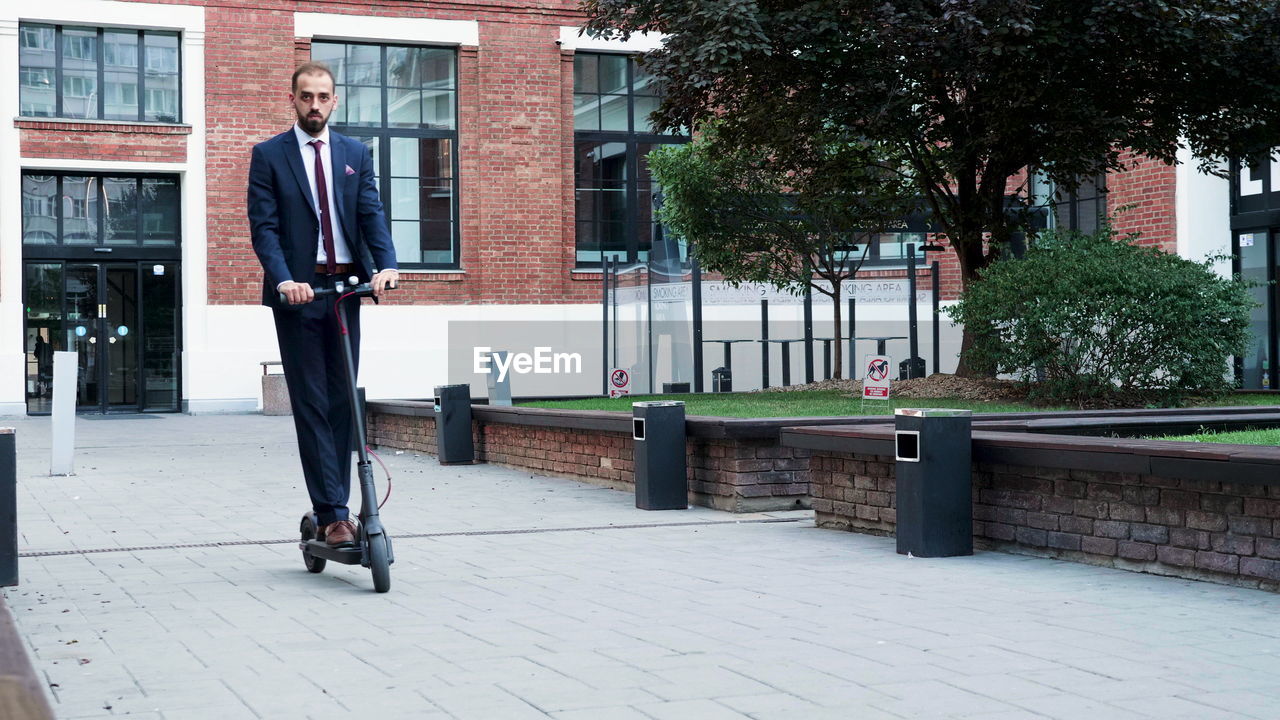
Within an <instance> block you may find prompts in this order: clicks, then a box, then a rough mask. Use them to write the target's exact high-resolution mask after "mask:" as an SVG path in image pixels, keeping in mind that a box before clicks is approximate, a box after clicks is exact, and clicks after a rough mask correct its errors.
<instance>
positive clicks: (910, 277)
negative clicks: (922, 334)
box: [907, 243, 920, 378]
mask: <svg viewBox="0 0 1280 720" xmlns="http://www.w3.org/2000/svg"><path fill="white" fill-rule="evenodd" d="M916 320H917V318H916V245H915V243H907V323H908V327H907V344H908V346H909V349H908V351H907V377H908V378H912V377H915V372H914V371H915V359H916V356H917V355H919V354H920V340H919V337H918V331H919V328H918V327H917V323H916Z"/></svg>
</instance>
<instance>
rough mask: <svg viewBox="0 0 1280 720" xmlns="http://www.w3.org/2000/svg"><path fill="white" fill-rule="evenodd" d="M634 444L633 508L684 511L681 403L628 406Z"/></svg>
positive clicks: (685, 468)
mask: <svg viewBox="0 0 1280 720" xmlns="http://www.w3.org/2000/svg"><path fill="white" fill-rule="evenodd" d="M631 426H632V432H631V438H632V440H634V441H635V445H634V448H635V450H634V455H635V464H634V470H635V481H636V507H638V508H640V509H641V510H684V509H687V508H688V507H689V481H688V479H687V474H688V463H687V462H686V459H685V451H684V438H685V435H684V403H682V402H673V401H662V402H637V403H631Z"/></svg>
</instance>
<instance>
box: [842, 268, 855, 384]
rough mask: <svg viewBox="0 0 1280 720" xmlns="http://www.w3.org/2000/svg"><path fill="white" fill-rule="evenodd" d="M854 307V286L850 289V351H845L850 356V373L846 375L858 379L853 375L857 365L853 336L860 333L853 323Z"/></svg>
mask: <svg viewBox="0 0 1280 720" xmlns="http://www.w3.org/2000/svg"><path fill="white" fill-rule="evenodd" d="M854 308H855V304H854V300H853V288H850V289H849V323H848V325H849V352H847V353H845V354H846V355H848V356H849V374H848V376H846V377H847V378H848V379H849V380H854V379H856V378H854V377H853V369H854V368H855V367H857V366H856V365H854V364H853V362H854V361H853V346H854V343H855V340H854V339H853V338H854V337H855V336H856V335H857V334H858V333H857V332H856V330H855V329H854V328H855V326H854V323H853V311H854Z"/></svg>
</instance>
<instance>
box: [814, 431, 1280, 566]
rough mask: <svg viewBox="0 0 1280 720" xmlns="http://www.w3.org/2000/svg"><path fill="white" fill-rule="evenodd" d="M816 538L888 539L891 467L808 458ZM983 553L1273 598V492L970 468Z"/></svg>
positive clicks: (1276, 530)
mask: <svg viewBox="0 0 1280 720" xmlns="http://www.w3.org/2000/svg"><path fill="white" fill-rule="evenodd" d="M810 487H811V492H812V493H813V509H814V513H815V516H816V521H817V523H818V525H819V526H821V527H832V528H841V529H846V530H854V531H859V532H869V533H875V534H892V533H893V530H894V527H895V524H896V522H897V510H896V505H895V481H894V461H893V458H890V457H879V456H870V455H856V454H846V453H821V454H815V455H814V456H813V457H812V458H811V471H810ZM973 518H974V531H973V532H974V537H975V538H977V539H978V541H979V543H980V544H981V545H984V546H986V547H991V548H997V549H1002V550H1010V551H1014V552H1024V553H1031V554H1036V555H1046V556H1050V557H1057V558H1062V559H1065V560H1073V561H1079V562H1086V563H1091V564H1097V565H1107V566H1112V567H1118V568H1123V569H1128V570H1139V571H1143V572H1153V573H1158V574H1163V575H1176V576H1180V577H1190V578H1197V579H1208V580H1214V581H1219V582H1229V583H1232V584H1242V585H1249V586H1256V587H1263V588H1266V589H1269V590H1280V486H1270V487H1267V486H1260V485H1241V484H1235V483H1230V482H1220V481H1201V480H1187V479H1175V478H1164V477H1159V476H1153V475H1136V474H1127V473H1114V472H1095V471H1089V470H1065V469H1060V468H1037V467H1021V466H1012V465H989V464H981V463H975V464H974V474H973Z"/></svg>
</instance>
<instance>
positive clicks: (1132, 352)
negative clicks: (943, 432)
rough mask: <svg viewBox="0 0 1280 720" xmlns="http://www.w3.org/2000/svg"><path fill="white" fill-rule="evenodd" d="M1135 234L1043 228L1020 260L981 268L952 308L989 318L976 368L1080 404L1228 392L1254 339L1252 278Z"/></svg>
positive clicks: (1037, 393) (976, 349) (1034, 393)
mask: <svg viewBox="0 0 1280 720" xmlns="http://www.w3.org/2000/svg"><path fill="white" fill-rule="evenodd" d="M1134 239H1135V236H1129V237H1125V238H1121V239H1117V238H1116V236H1115V232H1114V231H1113V230H1112V229H1111V228H1110V227H1109V226H1104V227H1103V228H1102V229H1101V230H1099V231H1098V232H1096V233H1092V234H1087V235H1086V234H1080V233H1076V232H1061V233H1045V234H1043V235H1042V236H1041V237H1040V238H1038V239H1037V241H1036V243H1035V244H1034V245H1032V247H1030V248H1029V249H1028V250H1027V254H1026V256H1025V258H1024V259H1022V260H1019V261H1017V262H1001V263H995V264H994V265H992V266H990V267H988V268H986V269H985V270H983V271H982V272H981V273H980V279H979V280H977V281H976V282H974V283H973V284H972V285H970V287H969V290H968V291H967V292H965V294H964V297H963V298H962V299H961V301H960V302H959V303H958V304H956V305H955V306H953V307H951V308H948V310H947V312H948V313H949V314H950V315H951V316H952V317H953V318H955V319H956V320H957V321H959V322H964V323H968V322H977V321H985V322H987V323H990V326H991V328H992V331H991V332H988V333H983V334H981V335H979V336H978V337H977V339H976V341H975V342H974V344H973V347H971V348H969V350H968V352H969V354H970V356H971V357H970V360H971V361H972V362H973V364H974V365H976V366H978V367H986V368H989V369H991V370H993V371H995V372H1000V373H1009V374H1012V375H1015V376H1017V377H1020V378H1021V379H1022V380H1024V381H1026V382H1028V384H1030V385H1031V387H1030V391H1031V397H1033V398H1036V399H1039V400H1042V401H1046V402H1055V403H1056V402H1069V403H1072V404H1074V405H1077V406H1079V407H1087V406H1090V405H1098V404H1101V405H1114V404H1121V403H1127V404H1133V403H1138V404H1142V403H1147V402H1151V401H1157V402H1163V403H1175V402H1178V401H1180V400H1181V399H1182V398H1183V397H1184V396H1186V395H1188V394H1199V395H1208V394H1222V393H1225V392H1227V391H1228V390H1230V388H1231V387H1232V385H1233V381H1232V380H1231V379H1230V378H1229V377H1228V373H1227V372H1226V370H1227V365H1226V362H1225V359H1226V358H1227V356H1230V355H1236V356H1239V355H1240V354H1241V353H1243V351H1244V348H1245V343H1246V340H1247V339H1248V335H1249V311H1250V309H1251V308H1253V307H1254V306H1255V303H1254V302H1253V301H1252V299H1251V298H1250V296H1249V286H1248V285H1247V284H1246V283H1245V282H1243V281H1241V280H1240V279H1238V278H1223V277H1220V276H1218V275H1217V274H1216V273H1214V271H1213V268H1212V265H1211V261H1205V262H1201V263H1197V262H1193V261H1191V260H1187V259H1185V258H1181V257H1178V256H1177V255H1172V254H1169V253H1166V252H1162V251H1160V250H1157V249H1155V248H1144V247H1138V246H1136V245H1133V244H1132V241H1133V240H1134ZM1036 378H1040V379H1039V380H1038V381H1037V382H1035V383H1034V384H1031V382H1030V381H1031V380H1033V379H1036Z"/></svg>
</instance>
